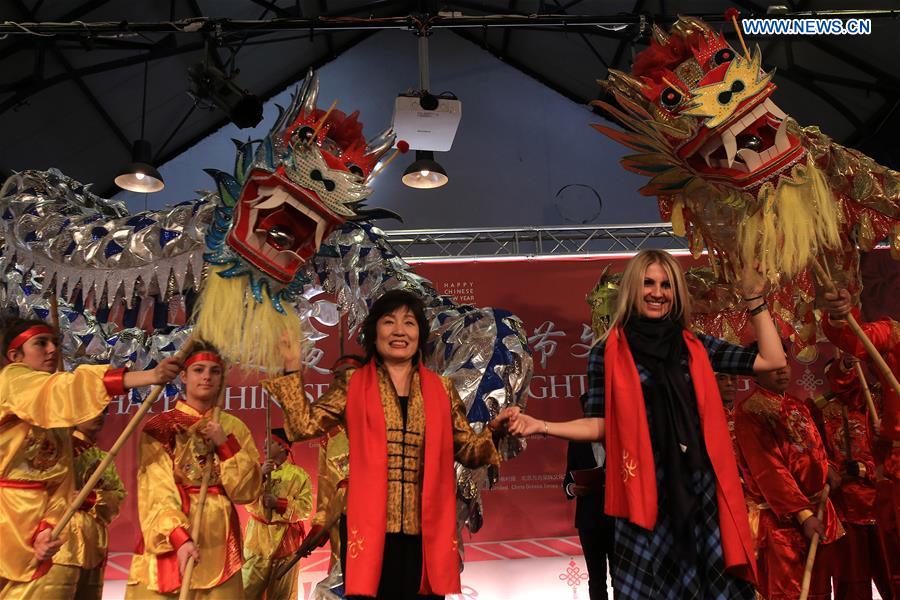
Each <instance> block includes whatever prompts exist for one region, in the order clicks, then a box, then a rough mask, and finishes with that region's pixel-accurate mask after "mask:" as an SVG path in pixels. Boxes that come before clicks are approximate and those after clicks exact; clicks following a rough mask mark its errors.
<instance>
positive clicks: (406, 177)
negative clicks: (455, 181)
mask: <svg viewBox="0 0 900 600" xmlns="http://www.w3.org/2000/svg"><path fill="white" fill-rule="evenodd" d="M401 181H403V183H404V184H405V185H408V186H409V187H411V188H416V189H419V190H430V189H433V188H438V187H441V186H442V185H444V184H446V183H447V182H448V181H450V178H449V177H447V171H445V170H444V167H442V166H441V165H440V163H438V162H437V161H435V160H434V152H432V151H431V150H416V160H415V162H413V164H411V165H409V166H408V167H406V170H405V171H404V172H403V177H402V178H401Z"/></svg>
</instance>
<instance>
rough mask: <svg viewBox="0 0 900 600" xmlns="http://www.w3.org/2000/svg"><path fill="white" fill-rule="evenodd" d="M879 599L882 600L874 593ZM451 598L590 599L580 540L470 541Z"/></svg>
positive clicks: (304, 579) (322, 563)
mask: <svg viewBox="0 0 900 600" xmlns="http://www.w3.org/2000/svg"><path fill="white" fill-rule="evenodd" d="M126 559H128V560H130V556H126V555H124V554H123V555H118V556H110V567H112V570H113V571H112V572H110V571H109V570H107V575H108V576H109V575H113V573H118V574H121V571H122V570H125V569H123V567H124V561H125V560H126ZM328 560H329V553H328V552H326V551H325V550H318V551H316V552H314V553H313V554H312V556H310V557H309V558H308V559H306V560H305V561H303V563H301V569H300V594H299V598H300V600H309V599H310V598H312V590H313V589H314V588H315V586H316V583H318V582H319V581H321V580H322V579H324V578H325V576H326V570H327V568H328ZM499 561H502V562H503V564H498V562H499ZM113 576H115V575H113ZM607 585H609V584H608V582H607ZM124 594H125V581H124V580H122V579H111V580H107V582H106V585H105V586H104V590H103V599H104V600H122V598H123V597H124ZM609 597H610V598H612V589H611V588H610V590H609ZM873 598H874V600H881V596H880V595H879V594H878V592H877V591H876V590H874V589H873ZM447 600H588V586H587V571H586V569H585V565H584V557H583V556H582V555H581V546H580V545H579V543H578V538H577V537H574V536H573V537H564V538H539V539H529V540H514V541H506V542H479V543H471V542H470V543H468V544H466V567H465V570H464V571H463V574H462V594H460V595H457V596H448V599H447Z"/></svg>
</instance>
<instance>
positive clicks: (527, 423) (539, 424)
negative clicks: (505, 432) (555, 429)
mask: <svg viewBox="0 0 900 600" xmlns="http://www.w3.org/2000/svg"><path fill="white" fill-rule="evenodd" d="M544 431H546V422H545V421H541V420H539V419H535V418H534V417H532V416H531V415H526V414H525V413H523V412H519V413H518V414H516V415H515V416H513V417H511V418H510V420H509V432H510V433H511V434H512V435H514V436H516V437H527V436H529V435H534V434H536V433H542V432H544Z"/></svg>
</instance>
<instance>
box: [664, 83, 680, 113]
mask: <svg viewBox="0 0 900 600" xmlns="http://www.w3.org/2000/svg"><path fill="white" fill-rule="evenodd" d="M681 98H682V95H681V92H679V91H678V90H676V89H675V88H673V87H667V88H666V89H664V90H663V91H662V93H661V94H660V95H659V101H660V102H661V103H662V105H663V106H665V107H666V108H675V107H676V106H678V105H679V104H680V103H681Z"/></svg>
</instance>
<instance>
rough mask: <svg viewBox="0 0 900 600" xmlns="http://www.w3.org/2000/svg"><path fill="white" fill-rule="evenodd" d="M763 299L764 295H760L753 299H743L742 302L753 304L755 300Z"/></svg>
mask: <svg viewBox="0 0 900 600" xmlns="http://www.w3.org/2000/svg"><path fill="white" fill-rule="evenodd" d="M762 297H763V294H760V295H759V296H753V297H752V298H742V300H743V301H744V302H752V301H753V300H759V299H760V298H762Z"/></svg>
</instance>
